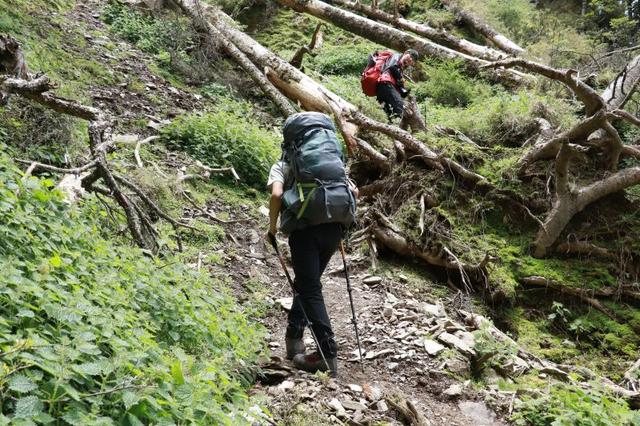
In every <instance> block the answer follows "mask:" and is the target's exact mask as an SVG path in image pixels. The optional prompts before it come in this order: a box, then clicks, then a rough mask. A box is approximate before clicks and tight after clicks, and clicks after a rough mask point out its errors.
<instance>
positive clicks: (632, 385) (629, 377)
mask: <svg viewBox="0 0 640 426" xmlns="http://www.w3.org/2000/svg"><path fill="white" fill-rule="evenodd" d="M623 377H624V379H622V386H625V387H626V388H627V389H629V390H631V391H633V392H638V391H640V359H638V360H637V361H636V362H634V363H633V365H632V366H631V367H630V368H629V369H628V370H627V371H625V372H624V375H623Z"/></svg>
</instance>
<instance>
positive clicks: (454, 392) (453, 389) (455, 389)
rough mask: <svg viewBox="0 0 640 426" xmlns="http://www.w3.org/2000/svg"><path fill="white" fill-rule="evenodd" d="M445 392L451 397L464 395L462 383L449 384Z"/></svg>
mask: <svg viewBox="0 0 640 426" xmlns="http://www.w3.org/2000/svg"><path fill="white" fill-rule="evenodd" d="M443 393H444V394H445V395H447V396H448V397H449V398H455V397H457V396H460V395H462V385H459V384H455V385H451V386H449V389H447V390H446V391H444V392H443Z"/></svg>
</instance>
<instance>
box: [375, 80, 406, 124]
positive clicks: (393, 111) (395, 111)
mask: <svg viewBox="0 0 640 426" xmlns="http://www.w3.org/2000/svg"><path fill="white" fill-rule="evenodd" d="M376 99H377V100H378V102H379V103H381V104H382V109H384V112H385V113H386V114H387V118H388V119H389V122H391V121H392V120H393V119H394V118H396V117H397V118H402V114H404V101H403V100H402V96H400V92H398V89H396V88H395V87H393V84H391V83H380V84H378V85H377V86H376Z"/></svg>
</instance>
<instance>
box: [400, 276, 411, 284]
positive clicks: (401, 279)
mask: <svg viewBox="0 0 640 426" xmlns="http://www.w3.org/2000/svg"><path fill="white" fill-rule="evenodd" d="M398 279H399V280H400V282H403V283H406V282H407V281H409V278H407V276H406V275H404V274H398Z"/></svg>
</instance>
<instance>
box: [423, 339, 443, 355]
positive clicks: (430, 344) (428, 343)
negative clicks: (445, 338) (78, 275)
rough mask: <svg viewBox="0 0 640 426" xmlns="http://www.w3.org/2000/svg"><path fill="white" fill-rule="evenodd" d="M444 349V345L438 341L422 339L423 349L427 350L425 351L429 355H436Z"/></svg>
mask: <svg viewBox="0 0 640 426" xmlns="http://www.w3.org/2000/svg"><path fill="white" fill-rule="evenodd" d="M444 349H445V347H444V346H443V345H441V344H440V343H438V342H436V341H435V340H431V339H425V340H424V350H425V351H427V353H428V354H429V355H431V356H436V355H438V354H439V353H440V352H442V351H443V350H444Z"/></svg>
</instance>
